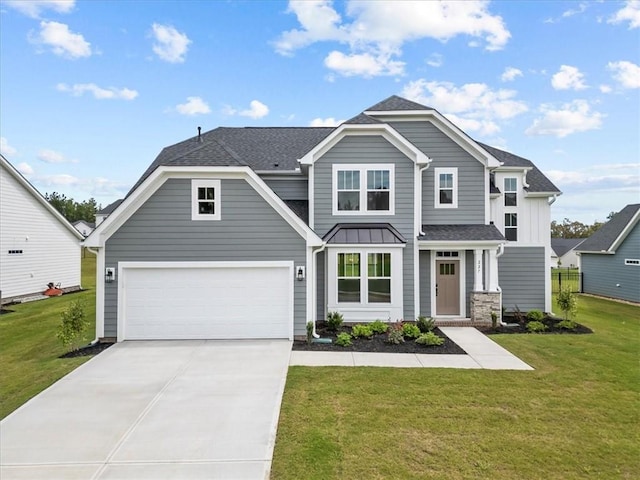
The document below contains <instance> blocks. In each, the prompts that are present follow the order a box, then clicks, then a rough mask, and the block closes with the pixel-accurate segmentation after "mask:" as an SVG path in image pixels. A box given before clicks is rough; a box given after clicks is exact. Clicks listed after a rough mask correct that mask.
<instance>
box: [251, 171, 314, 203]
mask: <svg viewBox="0 0 640 480" xmlns="http://www.w3.org/2000/svg"><path fill="white" fill-rule="evenodd" d="M262 180H264V182H265V183H266V184H267V185H269V187H270V188H271V190H273V191H274V192H275V193H276V195H278V196H279V197H280V198H281V199H282V200H307V199H308V198H309V190H308V181H307V178H306V177H295V178H287V179H282V178H275V179H274V178H271V177H268V176H265V177H262Z"/></svg>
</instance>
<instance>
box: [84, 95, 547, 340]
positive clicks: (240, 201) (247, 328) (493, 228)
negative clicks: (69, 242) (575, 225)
mask: <svg viewBox="0 0 640 480" xmlns="http://www.w3.org/2000/svg"><path fill="white" fill-rule="evenodd" d="M559 194H560V191H559V190H558V189H557V188H556V187H555V186H554V185H553V184H552V183H551V182H550V181H549V180H548V179H547V178H546V177H545V176H544V175H543V174H542V173H541V172H540V171H539V170H538V169H537V168H536V167H535V165H533V163H531V162H530V161H529V160H526V159H524V158H520V157H517V156H515V155H512V154H510V153H507V152H504V151H501V150H498V149H495V148H492V147H490V146H488V145H484V144H481V143H478V142H476V141H474V140H473V139H472V138H470V137H469V136H468V135H466V134H465V133H464V132H462V131H461V130H460V129H459V128H457V127H456V126H455V125H454V124H452V123H451V122H450V121H449V120H447V119H446V118H445V117H444V116H443V115H441V114H440V113H439V112H437V111H436V110H434V109H432V108H429V107H426V106H424V105H420V104H418V103H415V102H412V101H409V100H406V99H403V98H400V97H397V96H392V97H390V98H388V99H386V100H384V101H382V102H380V103H378V104H376V105H374V106H372V107H371V108H369V109H367V110H365V111H364V112H363V113H361V114H360V115H357V116H356V117H354V118H352V119H351V120H348V121H346V122H344V123H342V124H341V125H340V126H338V127H335V128H324V127H322V128H313V127H305V128H289V127H284V128H217V129H215V130H212V131H209V132H206V133H202V134H201V133H200V132H199V133H198V135H197V136H196V137H194V138H190V139H188V140H185V141H183V142H181V143H178V144H176V145H173V146H170V147H167V148H165V149H164V150H162V152H161V153H160V154H159V155H158V157H157V158H156V160H155V161H154V162H153V163H152V165H151V166H150V167H149V168H148V169H147V171H146V172H145V173H144V174H143V175H142V177H141V178H140V180H139V181H138V182H137V183H136V185H135V186H134V187H133V188H132V190H131V192H130V193H129V194H128V195H127V197H126V198H125V199H124V201H123V202H122V203H121V204H120V205H119V206H118V207H117V208H116V209H115V211H114V212H113V213H112V214H111V215H110V216H109V217H107V219H106V220H105V221H104V222H103V223H101V224H100V225H99V226H98V227H97V228H96V230H95V231H94V232H93V234H92V235H91V236H89V238H88V239H87V240H86V241H85V245H86V246H88V247H91V248H94V249H96V251H97V253H98V257H97V258H98V260H97V261H98V272H101V273H100V274H99V275H98V286H97V293H98V297H97V322H96V329H97V337H99V338H103V337H110V338H116V339H117V340H118V341H120V340H125V339H173V338H292V337H294V336H303V335H304V334H305V326H306V324H307V322H315V321H317V320H321V319H324V318H325V317H326V315H327V313H328V312H331V311H339V312H341V313H342V314H343V315H344V317H345V320H346V321H347V322H366V321H373V320H376V319H381V320H384V321H396V320H400V319H408V320H413V319H415V318H416V316H418V315H426V316H431V317H435V318H436V319H437V320H438V321H439V322H459V323H460V324H465V323H466V324H471V325H473V324H477V323H478V322H489V321H490V315H491V312H496V313H497V314H498V315H500V312H501V309H502V307H503V306H504V307H506V308H507V309H512V308H515V306H516V305H517V306H518V308H520V309H521V310H523V311H526V310H530V309H541V310H546V311H550V310H551V293H550V284H549V278H548V272H549V259H550V240H549V239H550V232H549V229H550V205H551V203H552V202H553V200H554V199H555V197H556V196H557V195H559Z"/></svg>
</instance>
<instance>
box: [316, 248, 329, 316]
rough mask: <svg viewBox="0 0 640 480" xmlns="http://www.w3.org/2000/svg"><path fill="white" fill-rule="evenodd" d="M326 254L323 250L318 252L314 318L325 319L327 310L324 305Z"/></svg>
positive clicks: (325, 297) (325, 302) (325, 301)
mask: <svg viewBox="0 0 640 480" xmlns="http://www.w3.org/2000/svg"><path fill="white" fill-rule="evenodd" d="M326 263H327V261H326V255H325V253H324V252H320V253H319V254H318V264H317V268H318V271H317V272H316V273H317V277H316V278H317V283H316V302H317V304H316V320H324V319H326V316H327V312H326V311H325V305H326V304H327V300H326V299H327V296H326V288H327V284H326V281H327V280H326V274H325V272H326V271H327V270H326V268H327V265H326Z"/></svg>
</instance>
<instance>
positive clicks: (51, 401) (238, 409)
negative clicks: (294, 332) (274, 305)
mask: <svg viewBox="0 0 640 480" xmlns="http://www.w3.org/2000/svg"><path fill="white" fill-rule="evenodd" d="M290 353H291V344H290V342H288V341H285V340H282V341H280V340H274V341H270V340H261V341H251V340H248V341H197V340H196V341H166V342H165V341H148V342H124V343H120V344H117V345H114V346H112V347H111V348H109V349H108V350H106V351H104V352H103V353H101V354H100V355H98V356H97V357H96V358H94V359H92V360H90V361H89V362H87V363H86V364H84V365H82V366H81V367H80V368H78V369H76V370H75V371H73V372H72V373H70V374H69V375H67V376H66V377H64V378H63V379H61V380H60V381H59V382H57V383H56V384H54V385H53V386H52V387H50V388H49V389H47V390H45V391H44V392H42V393H41V394H40V395H38V396H37V397H35V398H34V399H32V400H31V401H29V402H27V403H26V404H25V405H23V406H22V407H21V408H19V409H18V410H16V411H15V412H14V413H12V414H11V415H9V416H8V417H7V418H5V419H4V420H3V421H2V422H1V423H0V463H1V470H0V478H2V480H8V479H14V478H17V479H23V478H24V479H26V478H28V479H52V478H53V479H55V478H64V479H76V478H82V479H116V478H118V479H141V480H144V479H154V480H155V479H161V478H189V479H214V478H224V479H235V478H246V479H258V478H266V477H267V476H268V473H269V469H270V466H271V458H272V454H273V447H274V443H275V435H276V428H277V423H278V415H279V411H280V403H281V400H282V393H283V391H284V384H285V380H286V375H287V367H288V364H289V356H290Z"/></svg>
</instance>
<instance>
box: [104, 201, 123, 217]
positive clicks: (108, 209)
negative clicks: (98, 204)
mask: <svg viewBox="0 0 640 480" xmlns="http://www.w3.org/2000/svg"><path fill="white" fill-rule="evenodd" d="M121 203H122V199H119V200H116V201H115V202H113V203H110V204H109V205H107V206H106V207H104V208H103V209H102V210H100V211H99V212H98V214H99V215H109V214H110V213H111V212H113V211H114V210H115V209H116V208H118V206H119V205H120V204H121Z"/></svg>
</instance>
